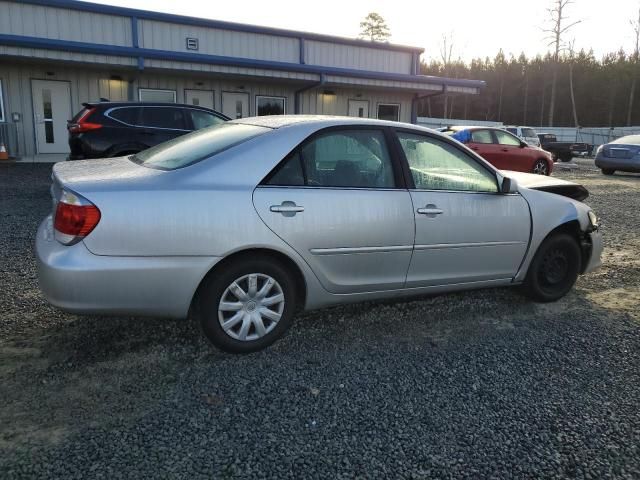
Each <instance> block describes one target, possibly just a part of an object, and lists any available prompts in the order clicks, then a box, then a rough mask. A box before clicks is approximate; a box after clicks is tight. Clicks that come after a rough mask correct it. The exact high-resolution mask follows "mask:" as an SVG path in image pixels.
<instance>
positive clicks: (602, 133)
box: [417, 117, 640, 147]
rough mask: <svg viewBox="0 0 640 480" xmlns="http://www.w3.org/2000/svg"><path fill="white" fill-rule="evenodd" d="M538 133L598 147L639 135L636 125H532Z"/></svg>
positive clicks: (437, 121) (434, 121)
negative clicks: (621, 138)
mask: <svg viewBox="0 0 640 480" xmlns="http://www.w3.org/2000/svg"><path fill="white" fill-rule="evenodd" d="M417 123H418V125H422V126H424V127H429V128H440V127H446V126H447V125H478V126H480V125H481V126H486V127H498V128H500V127H503V126H504V124H503V123H502V122H487V121H482V120H460V119H447V118H431V117H418V122H417ZM532 128H533V129H534V130H535V131H536V132H538V133H552V134H554V135H555V136H556V137H557V138H558V141H559V142H584V143H588V144H590V145H594V146H595V147H598V146H600V145H602V144H604V143H609V142H611V141H612V140H615V139H616V138H620V137H624V136H626V135H640V126H638V127H593V128H591V127H580V128H575V127H532Z"/></svg>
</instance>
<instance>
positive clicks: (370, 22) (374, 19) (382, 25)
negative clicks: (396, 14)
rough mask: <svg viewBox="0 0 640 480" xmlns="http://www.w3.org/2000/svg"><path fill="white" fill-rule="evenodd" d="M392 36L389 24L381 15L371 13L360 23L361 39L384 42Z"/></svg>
mask: <svg viewBox="0 0 640 480" xmlns="http://www.w3.org/2000/svg"><path fill="white" fill-rule="evenodd" d="M390 36H391V32H390V31H389V27H388V26H387V22H386V21H385V19H384V18H382V15H380V14H379V13H376V12H371V13H370V14H369V15H367V16H366V17H365V18H364V20H363V21H361V22H360V38H368V39H369V40H371V41H372V42H384V41H386V40H388V39H389V37H390Z"/></svg>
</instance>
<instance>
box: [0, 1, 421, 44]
mask: <svg viewBox="0 0 640 480" xmlns="http://www.w3.org/2000/svg"><path fill="white" fill-rule="evenodd" d="M9 1H10V2H14V3H26V4H31V5H41V6H46V7H58V8H68V9H72V10H82V11H85V12H93V13H104V14H110V15H122V16H127V17H136V18H138V19H147V20H157V21H164V22H171V23H177V24H181V25H193V26H199V27H209V28H219V29H221V30H231V31H237V32H246V33H257V34H264V35H275V36H280V37H289V38H303V39H305V40H316V41H324V42H333V43H340V44H343V45H353V46H358V47H364V48H374V49H378V50H392V51H399V52H411V53H423V52H424V48H421V47H412V46H409V45H399V44H395V43H384V42H373V41H367V40H360V39H356V38H349V37H340V36H337V35H325V34H322V33H313V32H302V31H298V30H288V29H284V28H275V27H265V26H260V25H251V24H245V23H236V22H228V21H224V20H213V19H207V18H199V17H190V16H186V15H177V14H173V13H163V12H155V11H152V10H140V9H136V8H128V7H118V6H115V5H104V4H99V3H91V2H85V1H77V0H9Z"/></svg>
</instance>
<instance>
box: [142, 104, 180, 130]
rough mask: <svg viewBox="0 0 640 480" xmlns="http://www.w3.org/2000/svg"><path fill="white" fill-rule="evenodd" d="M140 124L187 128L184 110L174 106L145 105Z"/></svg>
mask: <svg viewBox="0 0 640 480" xmlns="http://www.w3.org/2000/svg"><path fill="white" fill-rule="evenodd" d="M140 125H141V126H143V127H153V128H171V129H174V130H186V129H187V123H186V121H185V114H184V110H183V109H182V108H173V107H143V108H142V118H141V119H140Z"/></svg>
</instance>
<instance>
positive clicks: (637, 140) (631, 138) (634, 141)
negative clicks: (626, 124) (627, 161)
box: [611, 135, 640, 145]
mask: <svg viewBox="0 0 640 480" xmlns="http://www.w3.org/2000/svg"><path fill="white" fill-rule="evenodd" d="M611 143H628V144H631V145H640V135H627V136H626V137H620V138H618V139H616V140H614V141H613V142H611Z"/></svg>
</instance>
